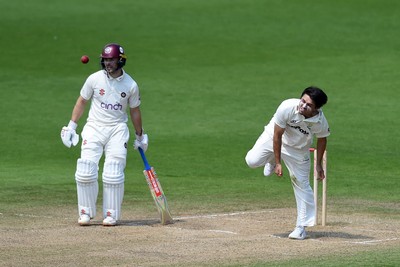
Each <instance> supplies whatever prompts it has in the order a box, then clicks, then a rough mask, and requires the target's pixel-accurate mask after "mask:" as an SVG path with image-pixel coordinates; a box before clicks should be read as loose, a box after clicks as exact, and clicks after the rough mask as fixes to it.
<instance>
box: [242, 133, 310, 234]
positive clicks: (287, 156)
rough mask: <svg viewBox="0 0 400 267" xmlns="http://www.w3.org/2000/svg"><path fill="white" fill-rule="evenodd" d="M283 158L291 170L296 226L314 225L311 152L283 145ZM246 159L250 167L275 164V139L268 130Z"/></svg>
mask: <svg viewBox="0 0 400 267" xmlns="http://www.w3.org/2000/svg"><path fill="white" fill-rule="evenodd" d="M281 158H282V160H283V162H284V163H285V165H286V167H287V168H288V170H289V175H290V179H291V182H292V186H293V191H294V195H295V198H296V204H297V221H296V226H314V221H315V203H314V193H313V190H312V188H311V185H310V152H309V150H308V149H306V150H299V149H294V148H291V147H287V146H285V145H282V150H281ZM245 160H246V163H247V165H248V166H249V167H250V168H258V167H264V166H265V164H267V163H270V164H272V165H275V156H274V150H273V140H272V138H271V137H270V136H269V135H268V134H267V133H266V132H263V133H262V134H261V135H260V137H259V138H258V140H257V141H256V143H255V144H254V146H253V148H252V149H251V150H250V151H249V152H248V153H247V155H246V158H245Z"/></svg>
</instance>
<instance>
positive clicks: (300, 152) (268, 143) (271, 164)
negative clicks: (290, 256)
mask: <svg viewBox="0 0 400 267" xmlns="http://www.w3.org/2000/svg"><path fill="white" fill-rule="evenodd" d="M327 102H328V97H327V95H326V94H325V93H324V92H323V91H322V90H321V89H320V88H318V87H314V86H311V87H308V88H306V89H305V90H304V91H303V92H302V94H301V97H300V99H287V100H285V101H283V102H282V103H281V104H280V106H279V107H278V109H277V110H276V112H275V114H274V116H273V117H272V119H271V120H270V122H269V123H268V125H266V126H265V127H264V132H263V133H262V134H261V135H260V137H259V138H258V140H257V141H256V143H255V144H254V146H253V148H252V149H251V150H250V151H249V152H248V153H247V155H246V158H245V160H246V163H247V165H248V166H249V167H250V168H258V167H263V168H264V175H265V176H270V175H271V174H272V173H275V174H276V175H278V176H282V174H283V168H282V160H283V161H284V163H285V165H286V167H287V169H288V170H289V175H290V179H291V183H292V186H293V190H294V195H295V198H296V204H297V222H296V227H295V229H294V231H293V232H292V233H290V234H289V238H291V239H300V240H302V239H304V238H306V230H305V227H307V226H314V223H315V209H316V207H315V204H314V194H313V190H312V189H311V186H310V182H309V176H310V166H311V163H310V152H309V148H310V147H311V145H312V143H313V138H314V136H315V137H316V139H317V142H316V143H317V155H318V156H317V162H316V170H317V172H318V176H319V180H322V179H324V178H325V173H324V169H323V167H322V159H323V154H324V152H325V150H326V146H327V137H328V136H329V135H330V132H329V125H328V122H327V119H326V118H325V115H324V113H323V112H322V109H321V108H322V106H323V105H325V104H326V103H327Z"/></svg>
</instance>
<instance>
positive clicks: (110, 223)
mask: <svg viewBox="0 0 400 267" xmlns="http://www.w3.org/2000/svg"><path fill="white" fill-rule="evenodd" d="M115 225H117V220H115V219H114V218H113V217H111V216H107V217H106V218H105V219H104V220H103V226H115Z"/></svg>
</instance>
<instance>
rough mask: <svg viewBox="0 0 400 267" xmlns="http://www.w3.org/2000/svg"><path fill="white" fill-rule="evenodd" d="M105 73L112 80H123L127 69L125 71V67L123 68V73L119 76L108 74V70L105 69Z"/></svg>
mask: <svg viewBox="0 0 400 267" xmlns="http://www.w3.org/2000/svg"><path fill="white" fill-rule="evenodd" d="M104 73H105V74H106V76H107V79H108V80H110V81H112V80H117V81H118V82H119V81H121V80H122V79H123V78H124V76H125V71H124V69H122V74H121V76H118V77H117V78H113V77H111V76H110V75H108V73H107V71H105V70H104Z"/></svg>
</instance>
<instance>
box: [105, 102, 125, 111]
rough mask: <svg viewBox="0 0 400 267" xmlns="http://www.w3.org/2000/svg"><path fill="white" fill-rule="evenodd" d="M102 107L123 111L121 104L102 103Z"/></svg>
mask: <svg viewBox="0 0 400 267" xmlns="http://www.w3.org/2000/svg"><path fill="white" fill-rule="evenodd" d="M100 107H101V108H102V109H106V110H122V105H121V104H120V103H116V104H106V103H104V102H101V104H100Z"/></svg>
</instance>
